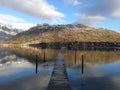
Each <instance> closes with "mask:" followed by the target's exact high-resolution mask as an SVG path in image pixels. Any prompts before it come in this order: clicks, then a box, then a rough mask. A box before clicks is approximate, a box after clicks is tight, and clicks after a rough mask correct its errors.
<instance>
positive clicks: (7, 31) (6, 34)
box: [0, 23, 22, 41]
mask: <svg viewBox="0 0 120 90" xmlns="http://www.w3.org/2000/svg"><path fill="white" fill-rule="evenodd" d="M21 31H22V30H20V29H16V28H13V27H12V26H10V25H4V24H2V23H0V41H4V40H7V39H9V38H12V37H13V36H15V35H16V34H18V33H19V32H21Z"/></svg>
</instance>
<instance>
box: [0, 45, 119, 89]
mask: <svg viewBox="0 0 120 90" xmlns="http://www.w3.org/2000/svg"><path fill="white" fill-rule="evenodd" d="M59 52H61V53H62V54H63V57H64V61H65V64H66V66H67V73H68V77H69V81H70V85H71V87H72V89H73V90H119V89H120V86H119V85H120V71H119V68H120V52H119V51H116V52H115V51H109V52H108V51H80V50H58V49H41V48H34V47H24V48H23V47H21V48H5V49H0V90H8V89H10V88H11V90H38V89H39V90H45V89H46V88H47V85H48V83H49V79H50V76H51V73H52V70H53V65H54V61H55V59H56V56H57V54H58V53H59ZM36 62H38V63H36ZM35 73H37V74H35ZM14 84H16V85H15V87H14Z"/></svg>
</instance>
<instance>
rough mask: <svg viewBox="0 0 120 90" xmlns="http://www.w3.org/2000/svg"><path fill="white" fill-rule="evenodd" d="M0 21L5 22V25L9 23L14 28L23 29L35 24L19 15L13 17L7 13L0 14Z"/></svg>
mask: <svg viewBox="0 0 120 90" xmlns="http://www.w3.org/2000/svg"><path fill="white" fill-rule="evenodd" d="M0 23H3V24H6V25H7V24H10V25H12V26H13V27H14V28H18V29H24V30H27V29H29V28H30V27H32V26H34V25H35V24H33V23H28V22H25V21H24V20H23V19H21V18H19V17H15V16H12V15H8V14H0Z"/></svg>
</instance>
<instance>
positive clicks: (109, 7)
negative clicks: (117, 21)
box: [81, 0, 120, 18]
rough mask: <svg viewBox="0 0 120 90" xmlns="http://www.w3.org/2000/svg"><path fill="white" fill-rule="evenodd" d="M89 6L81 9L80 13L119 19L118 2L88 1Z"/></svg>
mask: <svg viewBox="0 0 120 90" xmlns="http://www.w3.org/2000/svg"><path fill="white" fill-rule="evenodd" d="M84 4H85V3H84ZM89 4H91V5H83V6H82V7H81V13H84V14H86V15H92V16H96V15H99V16H100V15H101V16H109V17H114V18H120V5H119V4H120V0H89Z"/></svg>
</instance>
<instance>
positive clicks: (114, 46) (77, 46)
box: [30, 41, 120, 50]
mask: <svg viewBox="0 0 120 90" xmlns="http://www.w3.org/2000/svg"><path fill="white" fill-rule="evenodd" d="M30 46H35V47H36V46H37V47H41V48H54V49H60V48H62V47H64V48H66V49H72V50H120V42H77V41H75V42H50V43H39V44H30Z"/></svg>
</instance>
